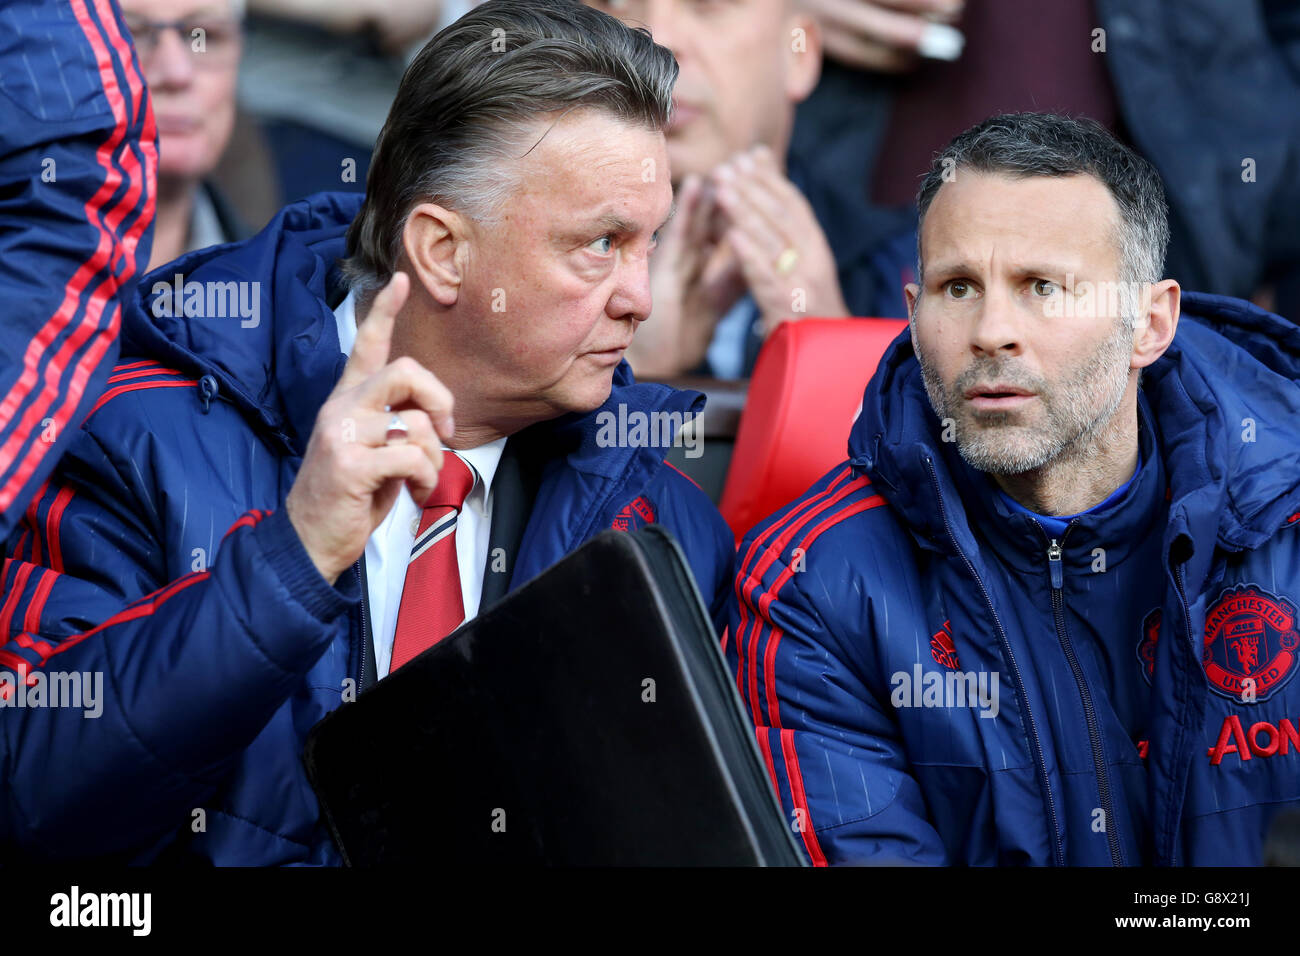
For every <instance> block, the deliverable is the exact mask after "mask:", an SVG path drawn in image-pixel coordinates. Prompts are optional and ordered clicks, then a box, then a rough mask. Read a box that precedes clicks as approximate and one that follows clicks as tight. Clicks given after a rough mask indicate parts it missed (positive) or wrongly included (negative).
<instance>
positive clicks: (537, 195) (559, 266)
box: [448, 110, 672, 420]
mask: <svg viewBox="0 0 1300 956" xmlns="http://www.w3.org/2000/svg"><path fill="white" fill-rule="evenodd" d="M551 122H552V121H551V120H547V121H545V122H539V123H537V124H536V135H535V136H534V137H532V138H530V139H529V140H528V142H529V143H530V144H531V143H532V142H534V141H535V140H536V139H537V138H538V137H540V138H541V142H540V143H538V144H537V145H536V146H535V147H533V148H532V149H531V150H530V151H529V152H528V153H527V155H526V156H524V157H523V158H522V159H520V160H518V162H517V170H518V173H519V176H520V183H519V186H518V188H517V189H516V190H515V192H514V194H513V195H512V196H511V197H510V198H509V199H508V200H507V201H506V202H505V203H504V208H503V212H502V216H501V218H500V220H499V221H497V222H495V223H477V222H474V223H470V226H469V228H470V236H469V240H470V241H469V242H468V243H466V252H465V256H466V261H465V267H464V270H463V276H464V278H463V285H462V288H461V290H460V296H459V299H458V307H457V309H455V310H454V311H453V312H452V313H450V314H449V316H448V320H449V321H451V322H454V323H456V327H455V328H454V329H453V330H452V331H453V332H454V333H455V334H454V335H452V336H450V337H449V338H450V341H452V342H453V343H459V344H458V345H456V346H455V347H457V348H463V349H464V350H465V351H464V353H463V354H462V355H460V356H457V359H458V361H459V362H461V363H463V365H462V367H464V368H468V369H472V370H473V371H474V375H475V378H476V380H477V381H476V385H477V387H478V388H481V389H482V390H483V392H484V393H485V394H488V395H492V396H494V397H495V399H496V400H497V401H498V402H500V401H502V400H504V401H506V402H507V403H510V404H511V405H512V406H513V407H514V408H516V409H518V411H519V412H520V413H521V414H522V416H523V417H528V418H533V419H537V420H540V419H544V418H549V417H554V416H555V415H558V414H563V413H565V412H570V411H590V410H592V409H594V408H597V407H599V406H600V405H601V404H602V403H603V402H604V401H605V400H606V399H607V398H608V397H609V393H610V388H611V386H612V381H613V375H614V369H615V367H616V366H617V365H618V363H619V361H620V360H621V359H622V357H623V351H624V350H625V349H626V348H627V345H628V343H629V342H631V340H632V336H633V333H634V332H635V331H636V327H637V324H638V323H639V322H641V321H643V320H644V319H645V318H646V317H647V316H648V315H649V314H650V278H649V264H648V257H649V255H650V252H651V250H652V249H653V247H654V241H655V237H656V233H657V231H658V230H659V228H660V227H661V226H662V225H663V224H664V222H665V221H666V220H667V218H668V216H669V213H670V211H671V208H672V186H671V184H670V181H669V169H668V156H667V153H666V151H665V149H664V137H663V134H662V133H659V132H655V131H652V130H649V129H645V128H643V127H640V126H634V125H629V124H627V123H624V122H621V121H619V120H618V119H615V118H613V117H611V116H608V115H606V114H602V113H599V112H595V111H591V110H580V111H575V112H572V113H569V114H567V115H565V116H564V117H563V118H562V119H560V120H559V121H558V122H556V123H555V124H554V126H551ZM548 126H549V127H550V129H549V131H548ZM543 133H545V136H543V135H542V134H543Z"/></svg>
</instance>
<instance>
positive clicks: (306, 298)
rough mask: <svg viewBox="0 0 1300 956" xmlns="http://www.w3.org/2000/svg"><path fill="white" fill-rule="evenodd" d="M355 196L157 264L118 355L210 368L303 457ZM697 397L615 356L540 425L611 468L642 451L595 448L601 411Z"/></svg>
mask: <svg viewBox="0 0 1300 956" xmlns="http://www.w3.org/2000/svg"><path fill="white" fill-rule="evenodd" d="M361 201H362V195H361V194H360V193H320V194H318V195H315V196H311V197H308V198H307V199H303V200H300V201H299V202H295V203H292V204H290V205H288V206H286V207H284V209H282V210H281V211H280V212H279V213H278V214H277V215H276V216H275V218H274V219H272V220H271V222H270V223H269V224H268V225H267V226H266V227H265V228H264V229H263V230H262V231H261V232H259V233H258V234H257V235H255V236H253V237H252V238H251V239H248V240H246V241H244V242H240V243H229V244H226V245H221V246H213V247H211V248H208V249H201V250H198V251H196V252H191V253H188V254H186V255H184V256H181V257H180V258H179V259H176V260H174V261H173V262H170V263H168V264H167V265H164V266H161V267H160V268H158V269H155V270H154V271H153V272H151V273H149V274H148V275H146V276H145V277H144V278H143V279H142V280H141V282H140V284H139V287H138V291H137V293H136V296H135V298H134V300H133V301H132V302H131V303H129V304H128V306H127V307H126V308H125V309H124V313H123V324H122V354H123V356H128V355H129V356H136V357H141V358H151V359H156V360H158V361H160V362H162V363H163V364H165V365H168V366H171V367H174V368H176V369H178V370H181V371H184V372H188V373H192V374H194V375H195V377H196V378H199V377H202V376H211V377H212V379H213V380H215V385H216V389H217V394H218V395H220V396H221V397H223V398H225V399H227V400H229V401H230V402H232V403H233V404H234V405H236V407H238V408H239V409H240V410H241V411H242V412H244V413H245V415H246V416H248V417H250V418H251V419H252V420H253V421H254V422H255V423H257V424H259V425H260V426H262V427H263V428H264V429H266V430H267V431H269V432H270V433H271V434H272V435H273V436H274V437H275V438H276V439H277V440H278V441H279V442H280V443H281V444H282V445H283V446H284V447H285V448H286V450H288V451H291V452H292V453H294V454H297V455H301V454H302V453H303V451H304V450H305V448H306V444H307V438H308V437H309V436H310V434H311V429H312V426H313V424H314V422H315V420H316V414H317V412H318V411H319V409H320V406H321V405H322V404H324V402H325V399H326V398H327V397H328V396H329V393H330V392H331V391H332V390H333V388H334V384H335V382H337V381H338V378H339V376H340V375H341V374H342V371H343V366H344V364H345V362H346V359H345V358H344V356H343V355H342V353H341V351H340V345H339V338H338V329H337V325H336V322H335V318H334V312H333V309H332V308H331V304H333V305H337V304H338V302H340V301H342V299H343V298H344V296H345V295H346V292H347V287H346V283H345V280H344V278H343V275H342V273H341V271H340V269H339V268H338V261H339V260H340V259H341V258H343V256H344V255H345V254H346V246H347V229H348V226H349V224H350V223H351V222H352V219H353V217H354V216H355V215H356V214H357V212H358V210H359V209H360V208H361ZM703 405H704V397H703V396H702V395H700V394H699V393H698V392H686V391H678V390H676V389H672V388H668V387H667V386H663V385H652V384H637V383H636V382H635V381H634V379H633V377H632V372H631V369H630V367H629V366H628V365H627V363H626V362H622V363H620V365H619V366H618V368H617V369H616V370H615V373H614V382H613V389H612V391H611V394H610V397H609V399H608V400H607V401H606V402H605V404H604V405H602V406H601V408H599V409H596V410H595V411H592V412H590V413H586V414H572V415H565V416H562V417H560V418H557V419H555V420H553V421H552V422H549V423H546V424H545V426H544V427H548V428H551V429H554V432H553V435H554V437H555V439H556V440H557V447H556V450H557V451H566V452H568V453H569V462H570V464H571V465H572V466H573V467H575V468H578V469H579V470H582V471H588V472H591V473H593V474H598V475H605V476H611V475H613V474H617V473H619V472H620V471H621V470H622V469H623V468H624V467H625V466H626V465H627V464H628V459H630V458H631V457H633V456H634V455H635V454H636V453H638V452H646V451H647V449H644V448H630V447H621V446H620V447H604V446H602V445H601V444H600V443H599V442H598V441H597V436H598V434H599V419H600V415H601V412H604V411H609V412H614V413H615V414H617V412H618V411H619V410H620V409H619V406H624V407H625V408H626V410H627V412H644V413H653V412H666V413H669V414H671V413H675V412H676V413H681V414H682V415H683V416H685V415H688V414H692V413H695V412H698V411H699V410H700V409H701V408H703ZM605 444H606V445H607V444H608V443H607V442H606V443H605ZM651 450H652V449H651ZM660 457H662V456H660Z"/></svg>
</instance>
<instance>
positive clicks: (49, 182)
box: [0, 0, 158, 536]
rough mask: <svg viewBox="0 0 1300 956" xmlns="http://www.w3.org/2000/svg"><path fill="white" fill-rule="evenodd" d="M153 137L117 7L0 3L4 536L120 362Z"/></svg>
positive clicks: (107, 3)
mask: <svg viewBox="0 0 1300 956" xmlns="http://www.w3.org/2000/svg"><path fill="white" fill-rule="evenodd" d="M157 164H158V148H157V135H156V132H155V129H154V120H153V113H152V111H151V110H150V107H149V96H148V93H147V91H146V89H145V84H144V80H143V78H142V75H141V73H140V68H139V64H138V63H137V61H136V58H135V54H134V52H133V50H132V48H131V42H130V34H129V33H127V32H126V29H125V27H124V26H123V24H122V21H121V15H120V12H119V10H118V7H117V3H116V2H113V0H74V2H58V3H49V2H45V3H38V2H35V0H15V2H11V3H6V4H4V6H3V8H0V302H2V303H3V319H2V320H0V536H7V535H8V533H9V532H10V530H12V529H13V528H14V527H15V526H16V525H17V524H18V521H19V520H20V518H21V517H22V515H23V511H24V509H26V508H27V507H28V504H29V502H30V501H31V499H32V496H33V495H34V494H35V493H36V490H37V489H38V488H40V487H41V485H42V483H43V482H44V481H45V480H46V478H48V477H49V474H50V472H51V470H52V469H53V468H54V465H55V463H56V462H57V461H58V458H59V455H60V453H61V452H62V451H63V450H64V449H65V448H67V447H68V444H69V442H70V441H71V440H72V439H73V438H74V437H75V436H76V433H77V432H76V429H77V425H79V424H80V422H81V419H82V418H83V417H84V416H85V414H86V413H87V412H88V411H89V410H90V407H91V405H93V404H94V402H95V400H96V399H97V398H98V396H99V393H100V392H101V390H102V389H103V386H104V380H105V379H106V378H107V377H108V372H109V369H111V368H112V367H113V364H114V362H116V360H117V354H118V343H117V333H118V328H119V323H120V312H121V310H120V306H119V302H120V301H122V300H124V299H125V298H126V297H128V296H129V294H130V292H131V290H132V288H133V287H134V284H135V280H136V277H137V275H138V273H139V271H140V270H141V269H142V268H143V267H144V265H145V264H146V263H147V262H148V261H149V248H150V243H151V240H152V230H151V228H150V227H151V225H152V223H153V215H154V196H155V175H156V169H157Z"/></svg>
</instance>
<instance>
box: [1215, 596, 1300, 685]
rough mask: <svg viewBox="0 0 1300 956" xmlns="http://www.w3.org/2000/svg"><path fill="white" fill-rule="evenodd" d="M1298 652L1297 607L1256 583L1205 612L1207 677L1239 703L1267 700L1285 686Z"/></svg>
mask: <svg viewBox="0 0 1300 956" xmlns="http://www.w3.org/2000/svg"><path fill="white" fill-rule="evenodd" d="M1298 647H1300V633H1297V631H1296V608H1295V605H1294V604H1292V603H1291V602H1290V601H1288V600H1287V599H1286V598H1281V597H1278V596H1276V595H1274V594H1270V593H1269V592H1267V591H1265V590H1263V589H1261V588H1259V587H1257V586H1256V585H1254V584H1246V585H1238V586H1237V587H1234V588H1228V589H1227V590H1225V591H1224V592H1223V593H1222V594H1221V595H1219V599H1218V600H1217V601H1215V602H1214V604H1213V605H1211V607H1210V609H1209V611H1208V612H1206V615H1205V646H1204V649H1203V652H1202V658H1201V662H1202V664H1203V665H1204V667H1205V676H1206V677H1207V678H1209V681H1210V686H1211V687H1213V688H1214V690H1215V691H1216V692H1217V693H1219V694H1222V695H1223V696H1224V697H1228V698H1231V699H1232V700H1235V701H1237V702H1245V703H1249V702H1251V701H1252V700H1254V701H1261V700H1268V698H1269V697H1270V696H1272V695H1273V694H1274V693H1275V692H1276V691H1277V690H1279V689H1280V688H1281V687H1282V686H1283V685H1285V684H1286V682H1287V681H1289V680H1290V679H1291V677H1292V675H1293V674H1294V672H1295V669H1296V653H1297V648H1298Z"/></svg>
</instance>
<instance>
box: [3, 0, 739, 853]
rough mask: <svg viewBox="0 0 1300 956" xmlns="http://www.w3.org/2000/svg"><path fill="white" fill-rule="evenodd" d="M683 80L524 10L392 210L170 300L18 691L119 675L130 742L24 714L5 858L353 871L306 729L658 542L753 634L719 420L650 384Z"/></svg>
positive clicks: (457, 84)
mask: <svg viewBox="0 0 1300 956" xmlns="http://www.w3.org/2000/svg"><path fill="white" fill-rule="evenodd" d="M675 76H676V67H675V64H674V62H673V60H672V57H671V55H670V54H669V53H668V51H667V50H665V49H664V48H662V47H659V46H657V45H655V44H654V42H653V41H652V40H651V39H650V37H649V36H648V35H647V34H645V33H644V32H637V31H633V30H630V29H628V28H626V27H624V26H622V25H621V24H620V23H618V22H617V21H616V20H614V19H612V18H609V17H607V16H605V15H603V14H600V13H598V12H596V11H592V10H588V9H586V8H584V7H582V6H581V5H578V4H576V3H571V2H566V0H544V2H534V0H528V2H524V0H493V2H489V3H486V4H484V5H482V6H481V7H479V8H478V9H477V10H475V11H473V12H472V13H470V14H468V15H466V16H465V17H464V18H462V19H461V20H460V21H458V22H457V23H455V24H453V25H452V26H450V27H449V28H447V29H446V30H445V31H443V32H442V33H441V34H439V35H438V36H437V37H436V38H434V40H432V41H431V42H430V44H429V45H428V46H427V47H426V48H425V49H424V51H423V52H422V53H421V55H420V56H419V57H418V58H417V59H416V60H415V61H414V63H413V64H412V66H411V68H410V69H409V70H408V72H407V74H406V77H405V80H404V82H403V86H402V89H401V91H400V92H399V94H398V97H397V99H396V101H395V103H394V105H393V108H392V112H391V114H390V116H389V120H388V123H387V125H386V127H385V129H384V133H383V135H382V137H381V140H380V143H379V146H378V149H377V152H376V155H375V159H374V163H373V165H372V168H371V173H370V179H369V184H368V185H369V188H368V194H367V197H366V199H365V202H364V203H361V202H360V200H359V199H353V198H351V197H346V196H339V195H334V196H329V195H327V196H320V197H316V198H313V199H310V200H305V201H303V202H301V203H298V204H295V205H293V206H290V207H288V208H286V209H285V210H284V211H283V212H282V213H281V214H280V215H279V216H278V217H277V219H276V220H275V221H274V222H273V223H272V224H271V225H270V226H269V227H268V228H267V229H266V230H265V231H263V232H262V233H261V234H260V235H259V236H257V237H255V238H253V239H252V240H250V241H248V242H247V243H244V244H242V245H239V246H236V247H223V248H220V249H217V250H208V251H204V252H198V253H193V254H191V255H189V256H187V257H184V258H182V259H180V260H179V261H178V262H177V263H176V265H175V276H166V277H164V278H165V279H166V280H167V281H159V282H156V283H154V284H153V287H152V288H150V289H146V290H143V291H144V292H145V295H144V296H143V297H142V301H141V302H140V304H139V306H138V307H137V308H136V310H135V311H134V312H133V314H132V315H131V322H130V323H129V325H128V328H127V330H126V332H125V337H126V340H127V342H128V345H127V350H126V354H128V355H130V356H132V357H134V356H139V358H138V359H135V360H132V361H128V362H127V364H126V365H124V366H122V367H121V368H120V369H119V370H118V372H117V374H116V375H114V376H113V378H112V379H110V388H109V390H108V392H107V393H106V394H105V395H104V397H103V398H102V399H101V400H100V402H99V405H98V406H97V408H96V410H95V411H94V412H93V413H92V414H91V416H90V418H89V419H88V421H87V422H86V424H85V426H84V432H83V435H82V438H81V440H80V441H79V442H78V443H77V444H75V445H74V447H73V448H72V449H71V451H70V453H69V455H68V457H67V459H66V460H65V463H64V465H63V467H62V469H61V470H60V472H59V473H58V475H57V476H56V484H57V486H58V489H59V490H58V492H57V494H58V498H59V508H58V509H57V511H58V513H57V514H54V513H52V514H51V516H50V518H49V520H48V521H46V522H45V525H44V531H45V533H44V534H43V535H42V536H41V537H40V538H39V539H38V540H37V541H36V542H35V543H34V544H33V545H31V546H29V547H26V548H24V549H23V550H22V552H21V553H19V554H16V555H15V559H16V560H15V561H14V562H13V566H14V569H15V570H13V571H12V572H11V574H10V576H9V578H8V579H7V581H6V585H7V595H6V599H5V601H4V611H3V612H2V613H3V614H4V620H3V624H4V625H5V628H6V630H5V632H4V637H5V638H6V640H7V643H6V644H5V646H4V648H3V649H2V650H0V655H3V656H2V657H0V663H2V664H3V665H4V666H5V667H7V668H8V669H10V670H11V671H16V672H18V673H20V674H25V675H26V679H27V680H28V681H31V682H35V683H42V678H43V677H46V676H47V675H53V674H55V673H56V672H60V673H61V672H71V673H74V674H89V675H94V674H102V675H103V676H104V685H105V686H104V688H103V694H102V697H101V699H100V701H99V703H98V705H94V706H98V707H99V708H100V709H101V714H100V715H99V716H97V717H96V718H95V719H83V712H82V710H68V709H61V710H58V709H35V708H27V709H13V710H10V711H9V713H7V714H5V715H4V716H3V717H0V764H3V766H4V767H5V768H6V772H7V774H8V779H7V780H6V787H5V794H6V797H5V803H4V806H3V811H2V812H0V843H3V844H4V845H6V846H7V847H9V848H10V849H11V850H12V851H13V852H14V853H17V854H26V855H29V856H33V857H67V856H74V855H87V854H97V855H120V856H121V857H124V858H127V859H132V860H149V859H155V858H157V857H158V856H159V854H164V853H165V854H166V855H167V856H169V857H185V856H198V857H201V858H205V859H208V860H211V861H214V862H217V863H239V864H272V863H291V862H306V863H332V862H336V861H337V860H338V855H337V851H336V850H335V849H334V847H333V845H332V843H331V842H330V839H329V836H328V834H327V832H326V829H325V827H324V825H323V824H322V823H321V822H320V820H319V813H318V805H317V802H316V799H315V797H314V795H313V793H312V791H311V788H310V787H309V785H308V782H307V779H306V777H305V774H304V772H303V768H302V766H301V765H300V762H299V754H300V752H301V748H302V744H303V741H304V739H305V737H306V734H307V732H308V730H310V728H311V727H312V726H313V725H314V724H315V723H316V722H317V721H318V720H319V719H320V718H321V717H323V716H324V715H325V714H326V713H327V712H329V711H330V710H332V709H334V708H336V707H338V706H339V705H340V703H342V702H345V701H348V700H351V699H352V698H353V697H354V696H355V695H356V693H357V692H358V691H363V690H364V689H365V688H366V687H368V686H370V685H372V684H373V683H374V681H376V680H378V679H382V678H383V677H384V676H385V675H386V674H388V673H390V672H391V671H392V670H394V669H395V668H397V667H400V666H402V664H404V663H405V662H406V661H407V660H409V659H410V658H411V657H413V656H414V655H416V654H418V653H419V652H420V651H421V650H423V649H424V648H426V647H428V646H429V645H430V644H432V643H433V642H435V641H437V640H439V639H441V638H442V637H444V636H445V635H446V634H447V633H449V632H450V631H451V630H452V629H454V628H455V627H456V626H458V625H459V624H460V623H461V622H462V621H463V620H464V619H466V618H469V617H473V616H474V615H475V614H476V613H477V611H478V609H479V608H480V607H485V606H486V605H487V604H488V603H490V602H491V601H493V600H495V599H496V598H498V597H500V596H501V595H503V594H505V593H506V592H507V591H508V590H509V589H510V588H512V587H515V586H517V585H519V584H522V583H523V582H525V581H527V580H529V579H530V578H532V577H533V576H535V575H536V574H537V573H539V572H540V571H542V570H543V569H545V568H546V567H547V566H549V565H550V564H552V563H553V562H555V561H556V560H558V559H559V558H560V557H562V556H563V555H565V554H566V553H567V552H569V551H570V550H572V549H573V548H575V547H577V546H578V545H579V544H581V543H582V542H583V541H584V540H586V539H587V538H589V537H591V536H592V535H594V534H596V533H598V532H599V531H601V530H603V529H606V528H610V527H617V528H629V527H634V526H636V525H639V524H643V523H646V522H648V521H656V520H657V521H659V522H660V523H662V524H664V525H665V526H667V527H668V528H669V529H671V530H672V531H673V533H674V534H675V535H676V536H677V538H678V539H679V541H681V543H682V545H683V548H684V550H685V553H686V555H687V557H688V560H689V561H690V564H691V567H692V569H693V571H694V573H695V576H696V580H697V581H698V584H699V587H700V590H701V592H702V593H703V594H704V595H705V598H706V600H708V601H712V602H713V605H714V609H715V611H721V610H722V609H723V607H724V605H725V597H726V591H727V585H728V583H729V580H730V574H731V555H732V543H731V540H730V537H729V533H728V531H727V528H726V526H725V525H724V524H723V523H722V521H721V518H720V517H719V516H718V514H717V512H716V510H715V509H714V508H713V506H712V505H711V504H710V503H709V501H708V500H707V498H706V497H705V496H704V495H703V493H702V492H701V491H700V490H699V489H698V488H696V487H695V486H694V485H692V484H691V483H690V482H689V481H688V480H687V479H685V478H684V477H683V476H682V475H680V474H679V473H677V472H676V471H674V470H673V469H672V468H670V467H669V466H667V465H665V463H664V455H665V453H666V449H665V448H664V447H663V443H664V442H665V441H671V434H665V432H666V428H665V422H667V423H670V424H671V423H674V422H680V421H682V420H683V419H684V418H685V417H686V416H687V415H690V414H691V413H693V412H694V411H696V410H697V409H698V408H699V407H700V405H701V404H702V400H701V399H700V397H699V396H698V395H695V394H691V393H681V392H674V391H672V390H670V389H667V388H664V387H661V386H640V385H635V384H633V382H632V381H631V378H630V376H629V374H628V370H627V366H626V365H625V364H623V363H622V356H623V353H624V350H625V349H626V348H627V345H628V343H629V342H630V341H631V339H632V336H633V334H634V333H635V331H636V328H637V325H638V324H639V323H640V322H641V321H642V320H644V319H645V317H646V316H647V314H648V313H649V311H650V291H649V274H648V267H647V260H648V257H649V256H650V253H651V250H652V249H653V248H654V243H655V235H656V232H657V231H658V230H659V228H660V227H661V226H662V225H663V223H664V221H665V220H666V219H667V218H668V216H669V213H670V207H671V204H672V193H671V188H670V186H669V178H668V169H667V165H668V159H667V156H666V154H665V151H664V141H663V133H662V127H663V125H664V124H665V122H666V121H667V117H668V114H669V108H670V102H671V93H672V85H673V81H674V79H675ZM344 267H346V274H347V277H350V278H346V279H345V275H344ZM610 420H618V421H620V422H626V423H629V427H627V428H626V429H617V430H616V429H612V428H607V427H603V423H607V422H608V421H610ZM638 423H639V425H640V426H641V427H639V428H638V427H636V426H637V425H638ZM11 689H12V688H11Z"/></svg>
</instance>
